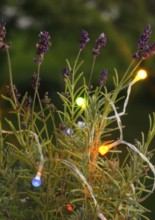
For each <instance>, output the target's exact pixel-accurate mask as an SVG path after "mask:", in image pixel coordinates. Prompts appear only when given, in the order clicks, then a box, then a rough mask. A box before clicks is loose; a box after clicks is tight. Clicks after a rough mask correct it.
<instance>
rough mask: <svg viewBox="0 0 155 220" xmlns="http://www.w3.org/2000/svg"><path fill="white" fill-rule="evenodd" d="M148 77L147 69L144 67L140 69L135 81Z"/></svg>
mask: <svg viewBox="0 0 155 220" xmlns="http://www.w3.org/2000/svg"><path fill="white" fill-rule="evenodd" d="M146 77H147V71H146V70H144V69H140V70H138V72H137V75H136V76H135V79H134V81H138V80H143V79H146Z"/></svg>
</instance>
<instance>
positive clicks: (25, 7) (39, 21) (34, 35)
mask: <svg viewBox="0 0 155 220" xmlns="http://www.w3.org/2000/svg"><path fill="white" fill-rule="evenodd" d="M154 12H155V1H154V0H130V1H124V0H117V1H116V0H59V1H58V0H53V1H52V0H36V1H35V0H33V1H32V0H1V3H0V18H1V19H4V20H5V21H6V23H7V26H6V28H7V36H6V40H5V41H7V42H12V46H11V60H12V68H13V75H14V82H15V84H16V86H17V88H18V90H19V92H20V93H22V94H24V93H25V91H26V90H28V91H30V92H31V84H30V78H31V75H32V74H33V72H35V71H36V70H37V68H36V64H35V63H34V62H33V58H34V57H36V48H35V45H36V43H37V42H38V39H39V38H38V34H39V32H40V31H43V30H46V31H48V32H49V33H50V35H51V40H52V46H51V48H50V50H49V51H48V53H47V54H46V56H45V60H44V62H43V64H42V66H41V88H40V89H41V95H42V96H43V95H44V93H45V92H47V91H48V92H49V95H50V96H51V97H52V100H53V101H54V102H56V101H57V91H61V90H62V89H63V86H64V84H63V79H62V76H61V69H62V67H63V66H65V65H66V62H65V59H66V58H67V59H69V61H70V62H71V64H73V62H74V59H75V57H76V55H77V52H78V49H79V38H80V31H81V29H85V30H87V31H88V32H89V36H90V39H91V41H90V43H89V44H88V46H87V47H86V49H85V51H84V53H83V54H82V57H81V59H84V60H85V63H84V66H83V70H84V73H85V76H86V77H88V76H89V74H90V70H91V64H92V54H91V50H92V47H93V46H94V44H95V39H96V38H97V37H98V36H99V34H100V33H102V32H104V33H105V34H106V36H107V45H106V47H105V49H104V50H102V53H101V55H100V56H99V57H98V59H97V64H96V66H95V71H94V75H93V83H94V84H96V83H97V82H98V80H99V77H100V72H101V70H102V69H103V68H107V69H108V70H109V79H108V82H107V84H108V85H107V86H109V87H110V86H111V82H112V75H113V74H114V68H116V69H117V71H118V74H119V75H123V74H124V72H125V70H126V68H127V67H128V65H129V64H130V62H131V59H132V58H131V56H132V53H134V52H135V50H136V46H137V40H138V38H139V37H140V35H141V33H142V31H143V30H144V27H145V26H146V25H147V24H151V26H152V29H153V34H152V40H153V39H154V40H155V14H154ZM141 67H142V68H145V69H147V71H148V74H149V76H148V78H147V80H145V81H144V82H138V83H137V84H136V86H134V88H133V91H132V94H131V97H130V102H129V105H128V108H127V113H128V115H126V116H124V120H123V122H124V124H125V125H126V127H125V130H124V131H125V138H126V140H127V141H131V142H133V141H134V139H141V132H142V131H144V133H147V131H148V128H149V120H148V115H149V114H152V112H153V111H155V57H151V58H150V59H149V60H147V61H144V62H143V63H142V65H141ZM8 80H9V78H8V66H7V61H6V54H5V53H4V52H2V51H1V52H0V93H5V89H6V85H7V84H8ZM0 105H1V111H0V113H1V117H3V115H4V112H5V108H2V107H4V103H3V101H2V100H1V101H0ZM154 147H155V143H152V148H154ZM153 200H154V201H153ZM154 203H155V196H154V195H152V196H151V197H150V198H149V199H148V200H147V202H146V206H147V208H148V209H150V210H152V213H150V214H148V217H150V219H152V220H153V219H154V218H153V217H155V211H154V210H153V208H154Z"/></svg>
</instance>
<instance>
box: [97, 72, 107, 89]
mask: <svg viewBox="0 0 155 220" xmlns="http://www.w3.org/2000/svg"><path fill="white" fill-rule="evenodd" d="M107 79H108V70H107V69H103V70H102V71H101V77H100V80H99V84H100V86H104V85H105V84H106V81H107Z"/></svg>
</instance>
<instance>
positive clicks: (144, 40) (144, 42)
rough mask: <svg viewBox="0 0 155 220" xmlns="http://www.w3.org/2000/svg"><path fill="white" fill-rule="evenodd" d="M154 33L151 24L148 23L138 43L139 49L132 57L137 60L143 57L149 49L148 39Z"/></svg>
mask: <svg viewBox="0 0 155 220" xmlns="http://www.w3.org/2000/svg"><path fill="white" fill-rule="evenodd" d="M151 34H152V29H151V25H149V24H148V25H147V26H146V27H145V29H144V31H143V33H142V35H141V36H140V38H139V40H138V44H137V51H136V52H135V53H134V54H133V55H132V57H133V58H134V59H136V60H139V59H141V58H143V57H142V56H143V55H142V54H145V52H147V51H148V50H149V45H148V41H149V39H150V36H151Z"/></svg>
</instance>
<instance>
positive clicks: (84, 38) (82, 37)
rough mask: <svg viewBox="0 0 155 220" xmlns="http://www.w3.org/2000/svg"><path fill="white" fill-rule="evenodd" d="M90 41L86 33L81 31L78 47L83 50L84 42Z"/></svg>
mask: <svg viewBox="0 0 155 220" xmlns="http://www.w3.org/2000/svg"><path fill="white" fill-rule="evenodd" d="M89 41H90V39H89V37H88V33H87V31H85V30H82V31H81V39H80V41H79V42H80V49H81V50H83V49H84V48H85V46H86V44H87V43H88V42H89Z"/></svg>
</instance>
